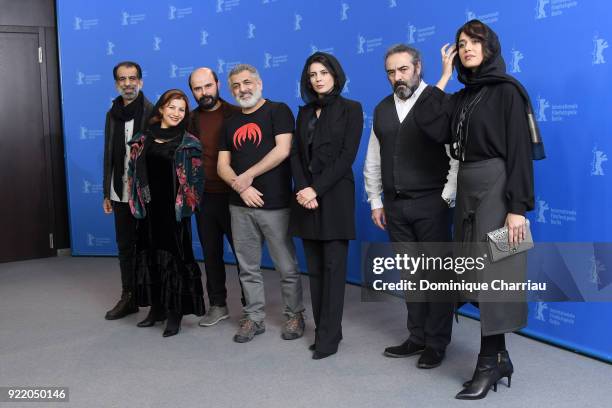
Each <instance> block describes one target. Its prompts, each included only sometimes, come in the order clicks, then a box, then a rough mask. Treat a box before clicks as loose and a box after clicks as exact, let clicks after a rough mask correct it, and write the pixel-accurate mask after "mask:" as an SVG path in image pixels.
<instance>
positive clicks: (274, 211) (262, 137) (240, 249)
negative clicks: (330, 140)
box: [217, 64, 304, 343]
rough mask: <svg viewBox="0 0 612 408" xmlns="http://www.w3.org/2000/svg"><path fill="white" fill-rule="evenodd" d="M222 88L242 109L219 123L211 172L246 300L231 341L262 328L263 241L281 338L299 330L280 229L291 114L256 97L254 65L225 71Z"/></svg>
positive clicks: (286, 241)
mask: <svg viewBox="0 0 612 408" xmlns="http://www.w3.org/2000/svg"><path fill="white" fill-rule="evenodd" d="M229 86H230V89H231V92H232V94H233V96H234V98H235V99H236V102H238V104H239V105H240V107H241V108H242V110H241V112H239V113H236V114H235V115H233V116H232V117H231V118H229V119H228V120H227V121H225V124H224V126H225V129H224V131H223V132H222V134H221V138H220V141H219V160H218V163H217V172H218V173H219V176H220V177H221V178H222V179H223V180H224V181H225V182H226V183H227V184H229V185H230V186H231V187H232V189H233V191H232V193H231V194H230V213H231V218H232V235H233V237H234V247H235V250H236V258H237V259H238V264H239V266H240V281H241V283H242V289H243V291H244V297H245V301H246V304H245V306H244V308H243V313H244V317H243V318H242V319H241V320H240V328H239V329H238V332H237V333H236V335H235V336H234V341H236V342H238V343H246V342H248V341H250V340H252V339H253V337H254V336H255V335H257V334H261V333H263V332H264V331H265V325H264V318H265V312H264V305H265V297H264V284H263V276H262V274H261V251H262V244H263V242H264V240H265V241H266V243H267V246H268V250H269V252H270V257H271V258H272V261H273V262H274V266H275V268H276V270H278V271H279V272H280V275H281V292H282V302H283V313H284V314H285V316H286V317H287V319H286V321H285V324H284V325H283V328H282V337H283V339H285V340H293V339H297V338H299V337H301V336H302V335H303V333H304V317H303V311H304V306H303V304H302V283H301V278H300V275H299V271H298V266H297V259H296V256H295V247H294V244H293V240H292V239H291V236H290V235H289V232H288V226H289V202H290V199H291V171H290V165H289V161H288V160H287V158H288V157H289V152H290V150H291V138H292V135H293V129H294V123H295V122H294V118H293V114H292V113H291V110H290V109H289V107H288V106H287V105H286V104H284V103H279V102H272V101H269V100H267V99H264V98H262V94H261V92H262V88H263V84H262V81H261V78H260V76H259V73H258V72H257V69H255V67H253V66H251V65H247V64H240V65H237V66H236V67H234V69H232V71H231V72H230V73H229Z"/></svg>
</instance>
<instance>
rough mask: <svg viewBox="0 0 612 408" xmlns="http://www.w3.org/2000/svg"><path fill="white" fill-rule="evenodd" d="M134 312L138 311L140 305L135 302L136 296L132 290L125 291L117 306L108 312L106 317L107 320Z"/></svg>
mask: <svg viewBox="0 0 612 408" xmlns="http://www.w3.org/2000/svg"><path fill="white" fill-rule="evenodd" d="M132 313H138V306H136V303H134V296H133V294H132V292H128V291H123V292H122V293H121V299H119V301H118V302H117V304H116V305H115V307H113V308H112V309H111V310H109V311H108V312H106V315H105V316H104V318H105V319H106V320H117V319H121V318H122V317H125V316H127V315H130V314H132Z"/></svg>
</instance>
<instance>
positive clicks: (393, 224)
mask: <svg viewBox="0 0 612 408" xmlns="http://www.w3.org/2000/svg"><path fill="white" fill-rule="evenodd" d="M384 206H385V216H386V219H387V231H388V233H389V239H390V240H391V242H449V241H450V240H451V222H450V221H451V212H450V210H449V208H448V205H447V204H446V202H445V201H444V200H443V199H442V197H441V196H440V192H435V193H432V194H428V195H426V196H422V197H419V198H399V197H392V198H388V197H385V201H384ZM406 307H407V309H408V318H407V327H408V331H409V332H410V337H409V340H410V341H412V342H413V343H416V344H420V345H425V346H426V347H430V348H433V349H436V350H444V349H445V348H446V346H447V345H448V344H449V343H450V339H451V332H452V328H453V310H454V305H453V303H450V302H449V303H447V302H406Z"/></svg>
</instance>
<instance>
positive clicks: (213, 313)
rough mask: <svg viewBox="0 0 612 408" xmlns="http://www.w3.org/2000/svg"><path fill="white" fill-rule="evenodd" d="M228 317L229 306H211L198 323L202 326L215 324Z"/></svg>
mask: <svg viewBox="0 0 612 408" xmlns="http://www.w3.org/2000/svg"><path fill="white" fill-rule="evenodd" d="M228 317H229V311H228V310H227V306H211V307H210V309H209V310H208V312H206V314H205V315H204V317H202V319H201V320H200V323H198V324H199V325H200V326H202V327H208V326H214V325H215V324H217V323H219V322H220V321H221V320H223V319H227V318H228Z"/></svg>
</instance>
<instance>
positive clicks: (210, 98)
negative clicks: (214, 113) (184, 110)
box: [198, 91, 219, 110]
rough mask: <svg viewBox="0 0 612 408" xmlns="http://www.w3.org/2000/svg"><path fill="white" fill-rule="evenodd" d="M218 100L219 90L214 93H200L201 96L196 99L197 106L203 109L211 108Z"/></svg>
mask: <svg viewBox="0 0 612 408" xmlns="http://www.w3.org/2000/svg"><path fill="white" fill-rule="evenodd" d="M218 101H219V91H217V92H216V93H215V94H214V95H202V97H201V98H200V99H198V106H199V107H200V108H201V109H203V110H209V109H211V108H213V107H214V106H215V105H216V104H217V102H218Z"/></svg>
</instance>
